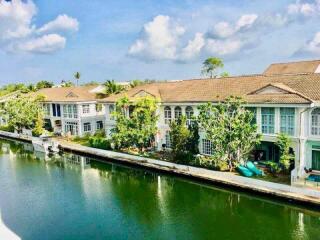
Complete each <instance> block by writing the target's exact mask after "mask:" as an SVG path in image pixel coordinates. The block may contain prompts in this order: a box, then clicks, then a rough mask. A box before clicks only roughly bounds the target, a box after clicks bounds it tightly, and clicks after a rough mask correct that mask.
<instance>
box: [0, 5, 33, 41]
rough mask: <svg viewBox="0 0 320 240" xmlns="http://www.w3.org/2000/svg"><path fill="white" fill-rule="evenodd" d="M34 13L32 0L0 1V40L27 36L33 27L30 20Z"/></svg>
mask: <svg viewBox="0 0 320 240" xmlns="http://www.w3.org/2000/svg"><path fill="white" fill-rule="evenodd" d="M36 13H37V8H36V6H35V4H34V3H33V2H32V1H27V2H23V1H21V0H15V1H12V2H7V1H0V23H1V24H0V40H8V39H12V38H22V37H26V36H28V35H29V34H30V33H31V32H32V31H33V29H34V26H32V25H31V22H32V18H33V17H34V16H35V14H36Z"/></svg>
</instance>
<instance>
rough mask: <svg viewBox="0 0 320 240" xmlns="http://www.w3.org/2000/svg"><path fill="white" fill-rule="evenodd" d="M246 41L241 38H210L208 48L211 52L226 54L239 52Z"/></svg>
mask: <svg viewBox="0 0 320 240" xmlns="http://www.w3.org/2000/svg"><path fill="white" fill-rule="evenodd" d="M242 46H244V43H243V42H241V40H239V39H224V40H220V39H209V40H208V41H207V45H206V49H207V51H208V52H209V53H211V54H215V55H219V56H224V55H230V54H234V53H236V52H238V51H239V50H240V49H241V48H242Z"/></svg>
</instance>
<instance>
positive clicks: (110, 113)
mask: <svg viewBox="0 0 320 240" xmlns="http://www.w3.org/2000/svg"><path fill="white" fill-rule="evenodd" d="M113 112H114V105H109V119H110V120H114V117H113V116H112V115H113Z"/></svg>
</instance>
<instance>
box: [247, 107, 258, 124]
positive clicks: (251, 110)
mask: <svg viewBox="0 0 320 240" xmlns="http://www.w3.org/2000/svg"><path fill="white" fill-rule="evenodd" d="M246 110H248V111H250V112H252V113H253V118H252V121H251V124H252V125H253V124H257V109H256V108H254V107H246Z"/></svg>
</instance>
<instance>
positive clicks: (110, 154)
mask: <svg viewBox="0 0 320 240" xmlns="http://www.w3.org/2000/svg"><path fill="white" fill-rule="evenodd" d="M0 136H3V137H8V138H13V139H18V140H23V141H31V138H30V137H25V136H20V135H19V134H15V133H8V132H4V131H0ZM59 145H60V147H61V148H62V149H63V150H65V151H71V152H76V153H80V154H86V155H90V156H95V157H98V158H99V159H102V160H104V161H110V160H112V161H117V162H121V163H125V164H130V165H136V166H139V167H144V168H148V169H154V170H157V171H162V172H167V173H170V174H174V175H179V176H184V177H188V178H193V179H197V180H201V181H206V182H209V183H213V184H218V185H224V186H229V187H232V188H235V189H240V190H243V191H248V192H255V193H258V194H262V195H267V196H272V197H276V198H281V199H283V200H287V201H292V202H297V203H300V204H307V205H311V206H315V207H317V208H319V207H320V191H317V190H313V189H305V188H299V187H294V186H288V185H283V184H278V183H271V182H267V181H262V180H258V179H252V178H246V177H242V176H237V175H234V174H231V173H228V172H218V171H212V170H208V169H203V168H197V167H192V166H186V165H181V164H175V163H170V162H165V161H160V160H156V159H150V158H145V157H139V156H133V155H130V154H125V153H119V152H114V151H107V150H101V149H95V148H91V147H86V146H82V145H79V144H75V143H71V142H67V141H64V140H59Z"/></svg>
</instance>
